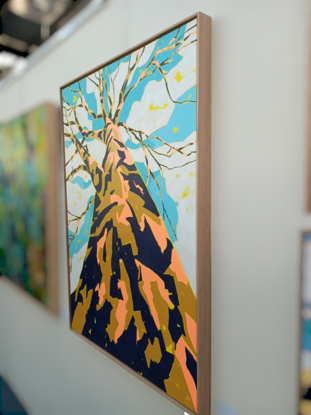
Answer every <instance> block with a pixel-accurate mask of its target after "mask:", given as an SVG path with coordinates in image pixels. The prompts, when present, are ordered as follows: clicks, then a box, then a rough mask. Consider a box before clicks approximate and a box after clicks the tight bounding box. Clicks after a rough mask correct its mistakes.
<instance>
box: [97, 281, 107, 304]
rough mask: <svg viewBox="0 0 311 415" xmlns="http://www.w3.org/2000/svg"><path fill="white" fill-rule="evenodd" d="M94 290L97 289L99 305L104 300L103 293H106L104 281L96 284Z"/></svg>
mask: <svg viewBox="0 0 311 415" xmlns="http://www.w3.org/2000/svg"><path fill="white" fill-rule="evenodd" d="M95 291H98V304H99V305H101V304H102V303H103V302H104V295H105V294H106V286H105V283H104V282H103V283H101V284H100V285H99V284H97V285H96V288H95Z"/></svg>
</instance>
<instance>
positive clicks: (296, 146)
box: [0, 0, 311, 415]
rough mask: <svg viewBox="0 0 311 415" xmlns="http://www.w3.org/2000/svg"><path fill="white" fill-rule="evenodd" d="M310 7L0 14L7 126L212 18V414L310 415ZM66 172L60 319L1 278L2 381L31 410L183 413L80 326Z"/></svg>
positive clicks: (210, 3)
mask: <svg viewBox="0 0 311 415" xmlns="http://www.w3.org/2000/svg"><path fill="white" fill-rule="evenodd" d="M310 3H311V2H310V0H248V1H245V0H191V1H189V0H170V1H167V0H157V1H156V2H154V1H151V0H130V1H129V0H105V1H99V0H91V1H89V2H87V1H85V0H77V1H75V2H73V1H72V0H9V1H7V2H2V3H1V20H0V21H1V34H0V71H1V73H0V77H1V80H0V124H1V123H4V122H7V121H10V120H13V119H15V118H16V117H19V116H20V115H22V114H25V113H27V112H28V111H29V110H31V109H33V108H36V107H37V106H39V105H41V104H43V103H45V102H50V103H52V104H54V105H55V106H56V107H58V108H59V105H60V102H59V88H60V87H61V86H62V85H64V84H66V83H68V82H69V81H71V80H72V79H74V78H76V77H78V76H80V75H81V74H83V73H85V72H87V71H89V70H90V69H92V68H94V67H96V66H98V65H101V64H102V63H104V62H105V61H107V60H109V59H111V58H113V57H114V56H116V55H118V54H120V53H122V52H124V51H125V50H127V49H129V48H131V47H133V46H135V45H136V44H138V43H140V42H142V41H143V40H145V39H147V38H149V37H151V36H153V35H155V34H156V33H159V32H160V31H162V30H165V29H167V28H168V27H170V26H172V25H174V24H176V23H177V22H179V21H181V20H182V19H184V18H187V17H188V16H190V15H192V14H194V13H196V12H198V11H201V12H203V13H205V14H208V15H210V16H211V17H212V25H213V26H212V37H213V40H212V231H211V232H212V234H211V236H212V333H211V342H212V374H211V390H212V406H211V414H212V415H263V414H264V415H297V414H298V413H299V398H300V375H299V374H300V346H301V263H302V232H303V231H310V230H311V216H310V212H309V211H308V210H307V206H308V197H309V195H310V192H309V187H310V183H311V181H310V177H309V176H310V174H309V173H308V165H310V158H309V157H310V156H309V154H308V149H309V146H308V137H309V119H310V111H309V96H310V33H311V31H310V16H311V7H310V6H311V4H310ZM60 140H61V135H60V133H59V142H61V141H60ZM0 151H5V150H4V149H3V148H0ZM308 175H309V176H308ZM55 176H56V177H57V180H58V196H59V202H58V223H57V227H58V230H59V243H58V254H59V258H60V260H59V270H58V275H56V276H55V278H57V279H58V282H59V290H58V296H59V315H58V316H54V315H52V314H51V313H50V312H49V311H48V310H47V309H46V308H44V307H43V306H41V305H40V304H38V303H37V302H35V301H34V300H33V299H32V298H31V297H30V296H28V295H26V294H25V293H23V292H22V291H21V290H17V289H16V287H15V286H13V285H12V284H10V283H9V282H8V281H6V280H4V279H1V278H0V376H2V377H3V379H5V381H6V382H7V384H8V385H9V386H10V387H11V388H12V389H13V390H14V393H15V395H16V396H17V397H18V399H19V400H20V402H21V404H22V406H23V407H24V408H25V410H26V411H27V413H28V414H29V415H55V414H58V415H85V414H89V415H99V414H104V415H121V414H127V415H146V414H148V415H159V414H161V415H183V411H182V410H181V409H179V408H178V407H176V406H175V405H174V404H173V403H171V402H170V401H168V400H167V399H165V398H164V397H162V396H160V395H159V394H158V393H157V392H155V391H154V390H153V389H151V388H149V387H148V386H147V385H145V384H144V383H143V382H141V381H139V380H138V379H136V378H135V377H134V376H132V375H131V374H130V373H128V372H126V371H124V370H123V369H122V368H121V367H120V366H118V365H116V364H115V363H114V362H112V361H111V360H110V359H108V358H107V357H106V356H104V355H103V354H101V353H100V352H98V351H97V350H96V349H95V348H93V347H91V346H90V345H89V344H87V343H86V342H85V341H83V340H81V339H79V338H78V337H77V336H76V335H74V334H73V333H71V332H70V331H69V317H68V297H67V295H68V286H67V258H66V232H65V207H64V184H63V170H62V154H59V168H58V170H57V171H55ZM310 252H311V251H310ZM305 317H306V318H307V319H308V322H310V321H311V320H310V319H311V317H310V313H309V312H308V313H305ZM306 327H310V326H309V323H308V324H307V325H306ZM308 330H309V328H308ZM310 348H311V343H310ZM308 356H309V354H308ZM309 362H310V360H309ZM308 364H309V363H308ZM306 413H307V412H306ZM309 413H311V412H309ZM200 415H203V414H200ZM204 415H207V414H204ZM304 415H305V414H304Z"/></svg>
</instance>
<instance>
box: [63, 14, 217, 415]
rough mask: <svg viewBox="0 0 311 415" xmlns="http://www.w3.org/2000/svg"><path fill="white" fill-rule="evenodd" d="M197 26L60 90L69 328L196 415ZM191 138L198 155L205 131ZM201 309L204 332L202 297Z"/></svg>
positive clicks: (194, 22) (193, 22) (205, 23)
mask: <svg viewBox="0 0 311 415" xmlns="http://www.w3.org/2000/svg"><path fill="white" fill-rule="evenodd" d="M205 18H206V19H207V20H205ZM199 19H201V21H202V23H201V26H200V23H199V21H200V20H199ZM200 27H201V30H203V29H204V30H208V27H209V20H208V18H207V16H204V15H201V14H200V16H197V15H196V16H194V17H192V18H191V19H190V20H188V21H186V22H184V23H182V24H179V25H177V26H175V27H174V28H172V29H171V30H168V31H167V32H165V33H163V34H161V35H158V36H156V37H154V38H153V39H151V40H149V41H147V42H144V43H143V44H142V45H140V46H138V47H136V48H133V49H132V50H131V51H129V52H127V53H125V54H123V55H122V56H120V57H118V58H115V59H113V60H112V61H110V62H108V63H106V64H105V65H103V66H101V67H99V68H97V69H95V70H93V71H90V72H89V73H88V74H86V75H84V76H82V77H80V78H79V79H77V80H74V81H72V82H71V83H69V84H67V85H65V86H64V87H62V88H61V100H62V108H63V136H64V162H65V167H66V172H65V181H66V196H67V229H68V262H69V287H70V325H71V329H72V330H73V331H74V332H76V333H78V334H79V335H80V336H82V337H83V338H85V339H86V340H88V341H89V342H91V343H92V344H94V345H96V346H97V347H98V348H100V349H101V350H102V351H104V352H105V353H108V354H109V356H111V357H113V358H114V359H115V360H117V361H118V362H120V363H122V364H123V365H124V366H125V367H127V368H129V369H132V370H133V371H134V372H135V373H136V375H138V376H140V377H141V378H142V379H143V380H146V381H149V382H150V383H149V384H152V385H153V386H154V387H156V388H157V390H159V391H162V393H164V394H165V395H166V396H168V397H169V398H171V399H173V400H174V402H176V403H178V404H179V405H180V406H182V407H183V408H184V409H186V410H187V411H188V412H189V413H196V412H197V410H198V397H197V390H198V388H197V385H198V379H197V356H198V349H197V337H198V334H197V320H198V313H197V308H198V307H197V306H198V304H197V292H198V290H199V287H198V272H197V259H198V249H197V240H198V239H197V236H198V235H197V225H198V228H200V226H201V227H202V226H203V228H204V226H205V223H208V220H209V219H208V206H207V205H206V206H205V210H204V208H203V209H202V212H203V213H202V215H203V216H204V219H205V220H203V221H202V223H201V224H198V217H197V212H198V202H197V200H199V201H200V199H199V198H200V196H199V195H200V190H199V189H198V180H197V175H198V167H197V157H198V134H197V133H198V122H200V121H198V89H199V87H200V86H199V85H198V69H199V68H198V62H199V59H198V40H199V35H198V33H199V29H198V28H200ZM205 41H206V43H205V48H206V47H207V48H208V44H209V43H208V41H209V40H208V38H206V39H205ZM202 46H203V45H202ZM206 56H207V55H206ZM206 59H207V58H206ZM206 59H205V61H206ZM205 61H204V62H205ZM202 62H203V59H202ZM201 76H202V77H203V73H202V74H201ZM205 76H206V79H208V73H206V74H205ZM206 85H208V81H206ZM202 92H204V94H205V95H204V96H203V94H202V97H203V98H202V99H203V100H206V99H207V96H208V90H207V88H205V89H204V85H202ZM202 111H203V117H204V122H206V120H208V117H209V113H208V108H207V107H206V108H205V113H204V108H203V109H202ZM202 131H203V130H202ZM200 140H202V143H203V144H202V155H203V153H204V151H203V148H204V145H205V144H204V143H209V136H208V133H206V134H204V135H203V134H202V137H201V138H200ZM207 145H208V144H207ZM204 155H205V166H204V165H203V164H202V165H201V166H202V167H201V168H202V172H203V169H204V171H205V173H206V175H205V177H204V178H203V179H204V183H203V182H202V189H204V188H206V189H208V183H209V164H210V163H209V154H208V153H205V154H204ZM202 160H203V158H202ZM202 177H203V176H202ZM202 193H205V194H206V195H207V197H206V200H209V192H208V190H206V191H205V190H202ZM199 203H200V202H199ZM203 216H202V217H203ZM203 228H202V229H203ZM204 238H206V239H208V238H209V236H208V231H206V234H205V236H204ZM200 246H203V247H204V246H207V244H206V243H205V242H204V241H202V244H200ZM205 254H206V258H209V252H208V250H207V249H206V252H205ZM208 267H209V264H208V265H207V266H206V267H205V268H206V269H205V275H204V277H203V276H202V279H204V278H205V280H206V281H208V280H209V269H208ZM202 287H203V285H202ZM205 303H206V305H207V308H206V322H207V323H206V324H207V325H208V319H209V315H208V307H209V304H210V300H209V298H208V293H207V294H206V298H205ZM204 324H205V323H204V322H203V319H202V325H204ZM205 349H206V350H208V349H209V344H208V341H207V342H206V343H205ZM202 350H203V347H202ZM203 354H204V353H202V364H203V363H204V360H203ZM208 369H209V368H208V367H205V370H206V371H207V372H208ZM204 394H205V396H206V395H208V390H207V386H206V390H205V393H204Z"/></svg>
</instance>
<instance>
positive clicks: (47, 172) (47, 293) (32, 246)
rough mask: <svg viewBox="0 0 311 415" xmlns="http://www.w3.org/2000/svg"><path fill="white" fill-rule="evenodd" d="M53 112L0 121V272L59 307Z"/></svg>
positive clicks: (39, 111) (54, 308)
mask: <svg viewBox="0 0 311 415" xmlns="http://www.w3.org/2000/svg"><path fill="white" fill-rule="evenodd" d="M54 132H57V112H56V109H54V108H53V107H52V106H51V105H43V106H41V107H39V108H36V109H35V110H33V111H30V112H29V113H27V114H26V115H23V116H21V117H19V118H16V119H14V120H13V121H11V122H8V123H3V124H0V147H1V152H0V274H1V276H6V277H7V278H9V279H10V280H11V281H13V282H14V283H16V284H17V285H19V286H20V287H22V288H23V289H24V290H26V291H27V292H28V293H30V294H31V295H32V296H34V297H35V298H37V299H38V300H39V301H40V302H42V303H43V304H45V305H46V306H48V307H49V308H50V309H51V310H52V311H53V312H56V311H57V293H56V284H57V268H56V267H57V252H56V249H57V239H56V238H57V227H56V226H55V224H56V223H57V222H56V200H57V197H56V196H57V195H56V180H57V179H56V174H55V172H56V166H55V160H56V146H57V142H58V137H57V135H56V134H55V133H54Z"/></svg>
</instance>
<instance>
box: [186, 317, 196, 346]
mask: <svg viewBox="0 0 311 415" xmlns="http://www.w3.org/2000/svg"><path fill="white" fill-rule="evenodd" d="M185 315H186V323H187V328H188V333H189V336H190V340H191V343H192V345H193V347H194V350H195V351H197V323H196V322H195V321H194V320H193V318H191V317H190V316H189V315H188V314H187V313H185Z"/></svg>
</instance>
